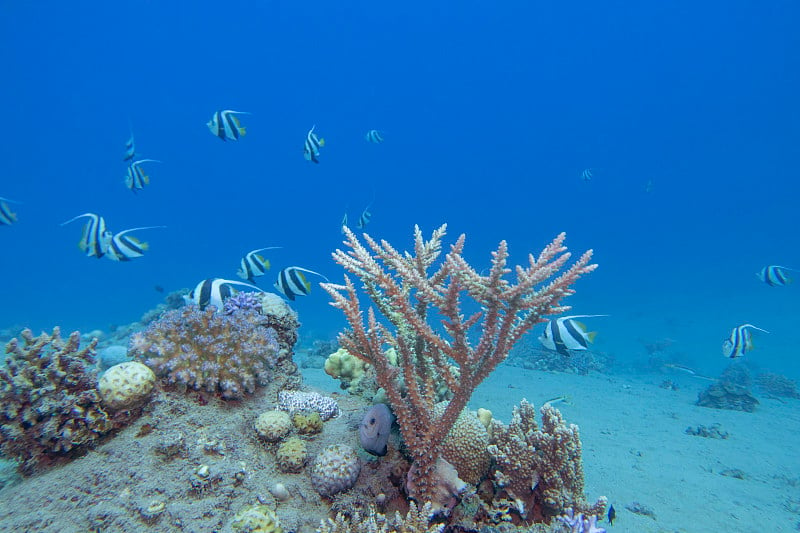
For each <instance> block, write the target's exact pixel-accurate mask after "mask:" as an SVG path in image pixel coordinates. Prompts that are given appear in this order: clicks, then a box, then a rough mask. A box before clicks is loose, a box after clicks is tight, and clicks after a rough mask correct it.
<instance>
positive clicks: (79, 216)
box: [59, 213, 101, 226]
mask: <svg viewBox="0 0 800 533" xmlns="http://www.w3.org/2000/svg"><path fill="white" fill-rule="evenodd" d="M83 217H90V218H94V217H97V218H98V220H99V219H100V218H101V217H100V215H96V214H95V213H84V214H82V215H78V216H76V217H74V218H71V219H69V220H67V221H66V222H62V223H61V224H59V225H60V226H66V225H67V224H69V223H70V222H75V221H76V220H78V219H79V218H83Z"/></svg>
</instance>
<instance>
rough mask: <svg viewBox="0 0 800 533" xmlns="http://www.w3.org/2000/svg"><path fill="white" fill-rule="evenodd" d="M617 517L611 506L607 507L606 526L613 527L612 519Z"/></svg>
mask: <svg viewBox="0 0 800 533" xmlns="http://www.w3.org/2000/svg"><path fill="white" fill-rule="evenodd" d="M616 517H617V512H616V511H615V510H614V506H613V505H609V506H608V525H609V526H613V525H614V519H615V518H616Z"/></svg>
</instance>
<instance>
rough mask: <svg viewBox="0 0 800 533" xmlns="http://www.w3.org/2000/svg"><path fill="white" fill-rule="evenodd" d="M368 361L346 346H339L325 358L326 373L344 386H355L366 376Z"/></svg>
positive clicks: (349, 387)
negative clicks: (358, 356)
mask: <svg viewBox="0 0 800 533" xmlns="http://www.w3.org/2000/svg"><path fill="white" fill-rule="evenodd" d="M366 370H367V363H365V362H364V361H362V360H361V359H359V358H357V357H355V356H354V355H352V354H351V353H350V352H348V351H347V350H345V349H344V348H339V349H338V350H337V351H336V352H334V353H332V354H330V355H329V356H328V358H327V359H326V360H325V373H326V374H328V375H329V376H331V377H332V378H334V379H338V380H340V381H341V382H342V388H345V389H348V390H350V389H351V388H355V387H357V386H358V384H359V383H360V382H361V380H362V379H363V378H364V374H365V373H366Z"/></svg>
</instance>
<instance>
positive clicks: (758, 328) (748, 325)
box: [739, 324, 769, 333]
mask: <svg viewBox="0 0 800 533" xmlns="http://www.w3.org/2000/svg"><path fill="white" fill-rule="evenodd" d="M739 327H741V328H752V329H757V330H758V331H763V332H764V333H769V331H767V330H765V329H761V328H760V327H758V326H754V325H753V324H742V325H741V326H739Z"/></svg>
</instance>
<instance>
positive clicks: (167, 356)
mask: <svg viewBox="0 0 800 533" xmlns="http://www.w3.org/2000/svg"><path fill="white" fill-rule="evenodd" d="M260 320H261V319H260V318H259V317H258V316H256V314H255V312H253V311H246V310H245V311H237V312H234V313H232V314H229V315H223V314H221V313H216V312H215V309H214V308H213V307H209V308H207V309H206V310H204V311H201V310H200V308H199V307H198V306H196V305H187V306H186V307H184V308H182V309H177V310H174V311H168V312H166V313H164V315H163V316H162V317H161V318H159V319H158V320H156V321H155V322H152V323H151V324H150V325H149V326H148V327H147V328H146V329H145V330H144V331H142V332H140V333H135V334H134V335H132V336H131V341H130V352H131V353H132V354H133V356H134V357H136V358H138V359H141V360H142V361H143V362H144V363H145V364H146V365H147V366H149V367H150V368H152V369H153V371H154V372H155V373H156V375H158V376H161V377H165V378H166V380H167V382H169V383H177V384H182V385H186V386H188V387H190V388H193V389H197V390H200V389H202V390H205V391H207V392H217V391H220V392H221V393H222V397H223V398H225V399H241V398H242V397H244V394H245V393H253V392H254V391H255V389H256V386H257V385H264V384H266V383H268V382H269V381H270V380H271V379H272V370H271V369H272V367H274V366H275V364H276V362H277V359H278V350H279V347H278V343H277V341H276V338H275V332H274V331H273V330H272V329H270V328H265V327H262V326H260V325H258V322H259V321H260Z"/></svg>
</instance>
